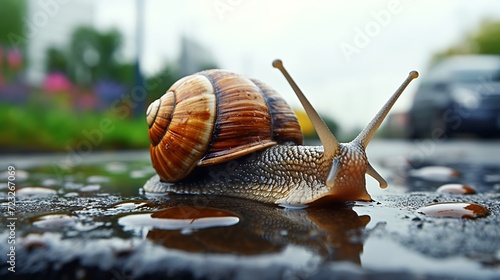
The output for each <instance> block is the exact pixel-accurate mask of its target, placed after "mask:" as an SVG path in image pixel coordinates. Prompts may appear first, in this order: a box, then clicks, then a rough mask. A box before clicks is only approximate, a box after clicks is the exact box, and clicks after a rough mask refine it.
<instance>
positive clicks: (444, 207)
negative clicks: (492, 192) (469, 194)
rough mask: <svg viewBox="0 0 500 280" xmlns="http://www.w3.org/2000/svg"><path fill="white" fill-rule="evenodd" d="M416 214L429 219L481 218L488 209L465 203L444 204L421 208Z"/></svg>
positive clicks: (486, 213)
mask: <svg viewBox="0 0 500 280" xmlns="http://www.w3.org/2000/svg"><path fill="white" fill-rule="evenodd" d="M417 212H418V213H420V214H424V215H426V216H429V217H439V218H469V219H475V218H481V217H486V216H487V215H488V209H486V208H485V207H483V206H481V205H479V204H475V203H466V202H444V203H436V204H431V205H427V206H424V207H421V208H419V209H418V210H417Z"/></svg>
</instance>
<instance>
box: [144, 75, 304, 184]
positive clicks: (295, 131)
mask: <svg viewBox="0 0 500 280" xmlns="http://www.w3.org/2000/svg"><path fill="white" fill-rule="evenodd" d="M146 116H147V122H148V125H149V130H148V135H149V139H150V141H151V146H150V152H151V161H152V162H153V167H154V168H155V169H156V172H157V173H158V175H159V176H160V177H161V179H162V180H163V181H166V182H176V181H179V180H181V179H182V178H184V177H186V176H187V175H188V174H189V173H190V172H191V171H192V170H193V169H194V168H195V167H196V166H206V165H212V164H218V163H222V162H226V161H229V160H232V159H235V158H238V157H240V156H243V155H246V154H249V153H251V152H254V151H257V150H260V149H264V148H266V147H270V146H273V145H276V144H291V145H301V144H302V133H301V130H300V126H299V123H298V120H297V117H296V116H295V114H294V113H293V110H292V109H291V108H290V106H289V105H288V104H287V103H286V101H285V100H284V99H283V98H282V97H281V96H280V95H279V94H278V93H277V92H276V91H274V90H273V89H272V88H270V87H269V86H267V85H265V84H264V83H262V82H260V81H258V80H254V79H249V78H246V77H244V76H241V75H237V74H235V73H232V72H228V71H223V70H207V71H203V72H199V73H196V74H193V75H191V76H187V77H184V78H182V79H180V80H179V81H177V82H175V83H174V84H173V85H172V86H171V87H170V89H168V90H167V92H166V93H165V94H164V95H163V96H162V97H161V98H159V99H157V100H155V101H154V102H153V103H151V105H149V107H148V109H147V112H146Z"/></svg>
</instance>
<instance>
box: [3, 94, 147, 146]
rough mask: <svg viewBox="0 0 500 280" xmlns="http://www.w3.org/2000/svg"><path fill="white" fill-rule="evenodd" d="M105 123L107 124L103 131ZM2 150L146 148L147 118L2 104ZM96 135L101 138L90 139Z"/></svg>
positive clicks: (36, 105)
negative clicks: (89, 147)
mask: <svg viewBox="0 0 500 280" xmlns="http://www.w3.org/2000/svg"><path fill="white" fill-rule="evenodd" d="M103 120H105V121H106V123H107V124H108V125H107V126H106V127H105V128H106V129H102V127H101V124H102V122H103ZM0 123H2V124H4V125H3V126H2V137H1V138H0V147H2V149H4V150H8V151H64V152H67V151H70V150H78V149H79V147H86V146H85V145H87V143H90V145H91V149H92V150H104V149H123V148H129V149H144V148H147V147H148V146H149V140H148V137H147V125H146V121H145V118H128V119H125V120H124V119H122V118H120V116H117V115H114V114H112V113H110V112H100V113H97V112H92V111H82V112H75V111H72V110H69V109H64V108H62V107H57V108H54V107H45V106H40V105H39V104H37V103H35V102H32V103H31V104H28V105H27V106H25V107H18V106H11V105H6V104H1V105H0ZM92 133H97V134H99V135H102V138H100V137H97V136H95V134H94V136H95V137H89V136H88V135H89V134H92Z"/></svg>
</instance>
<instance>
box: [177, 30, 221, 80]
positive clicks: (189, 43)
mask: <svg viewBox="0 0 500 280" xmlns="http://www.w3.org/2000/svg"><path fill="white" fill-rule="evenodd" d="M177 63H178V66H179V72H180V73H179V74H180V75H181V76H187V75H191V74H193V73H195V72H198V71H200V70H204V69H210V68H216V63H215V59H214V57H213V56H212V54H211V53H210V51H209V50H208V49H207V48H206V47H204V46H202V45H201V44H200V43H198V42H197V41H196V40H193V39H191V38H188V37H186V36H182V37H181V50H180V54H179V59H178V62H177Z"/></svg>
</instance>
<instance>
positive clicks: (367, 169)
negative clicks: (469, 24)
mask: <svg viewBox="0 0 500 280" xmlns="http://www.w3.org/2000/svg"><path fill="white" fill-rule="evenodd" d="M273 66H274V67H276V68H278V69H279V70H280V71H281V72H282V73H283V75H284V76H285V78H286V79H287V80H288V82H289V83H290V85H291V86H292V88H293V89H294V91H295V93H296V94H297V96H298V97H299V99H300V101H301V103H302V105H303V107H304V109H305V111H306V113H307V115H308V116H309V118H310V120H311V122H312V123H313V125H314V127H315V129H316V131H317V133H318V136H319V138H320V141H321V143H322V146H302V134H301V132H300V126H299V124H298V121H297V118H296V117H295V115H294V114H293V111H292V109H291V108H290V107H289V106H288V104H287V103H286V102H285V101H284V100H283V99H282V98H281V96H280V95H279V94H278V93H277V92H276V91H274V90H273V89H271V88H270V87H268V86H267V85H265V84H264V83H262V82H260V81H258V80H255V79H249V78H246V77H244V76H241V75H237V74H234V73H231V72H228V71H223V70H207V71H202V72H199V73H197V74H193V75H191V76H187V77H184V78H182V79H180V80H179V81H177V82H176V83H174V84H173V85H172V86H171V87H170V89H169V90H167V92H166V93H165V94H164V95H163V96H162V97H161V98H159V99H157V100H156V101H154V102H153V103H152V104H151V105H150V106H149V108H148V109H147V113H146V114H147V123H148V125H149V132H148V135H149V139H150V141H151V146H150V152H151V160H152V162H153V167H154V168H155V170H156V172H157V173H158V176H156V175H155V176H153V178H151V179H150V180H149V181H148V182H146V184H145V185H144V190H145V191H146V192H152V193H158V192H160V193H165V192H174V193H182V194H214V195H226V196H236V197H243V198H249V199H253V200H258V201H262V202H267V203H276V204H285V205H294V204H320V203H325V202H330V201H349V200H363V201H370V200H371V197H370V195H369V194H368V192H367V191H366V183H365V174H368V175H370V176H372V177H373V178H375V179H376V180H377V181H378V182H379V184H380V187H381V188H385V187H387V182H386V181H385V180H384V179H383V178H382V177H381V176H380V175H379V174H378V173H377V172H376V171H375V169H373V167H372V166H371V165H370V163H369V162H368V159H367V157H366V153H365V149H366V147H367V145H368V143H369V142H370V140H371V138H372V137H373V135H374V134H375V132H376V130H377V129H378V127H379V126H380V124H381V123H382V121H383V120H384V118H385V117H386V115H387V114H388V113H389V110H390V109H391V107H392V106H393V104H394V103H395V102H396V100H397V98H398V97H399V95H400V94H401V93H402V92H403V90H404V89H405V88H406V86H408V84H409V83H410V81H411V80H413V79H415V78H416V77H418V73H417V72H415V71H412V72H410V74H409V76H408V78H407V79H406V80H405V81H404V82H403V84H402V85H401V86H400V87H399V89H398V90H397V91H396V92H395V93H394V94H393V95H392V97H391V98H390V99H389V100H388V101H387V103H386V104H385V105H384V106H383V107H382V109H381V110H380V111H379V112H378V113H377V115H376V116H375V117H374V119H373V120H372V121H371V122H370V123H369V124H368V125H367V126H366V127H365V128H364V129H363V130H362V131H361V133H360V134H359V135H358V136H357V137H356V138H355V139H354V140H353V141H351V142H350V143H339V142H338V141H337V139H336V138H335V136H334V135H333V134H332V133H331V132H330V130H329V129H328V127H327V126H326V124H325V123H324V122H323V120H322V119H321V117H320V116H319V114H318V113H317V112H316V110H315V109H314V108H313V107H312V105H311V104H310V103H309V101H308V100H307V98H306V97H305V96H304V94H303V93H302V92H301V91H300V89H299V88H298V86H297V85H296V84H295V82H294V81H293V80H292V78H291V77H290V75H289V74H288V72H287V71H286V70H285V68H284V67H283V64H282V62H281V61H280V60H276V61H274V62H273Z"/></svg>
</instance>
